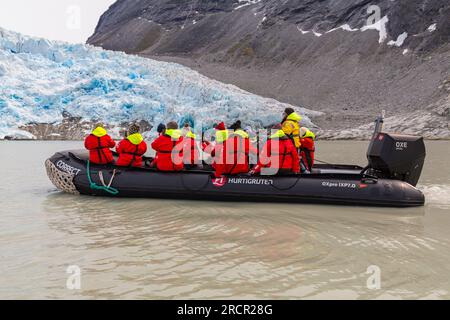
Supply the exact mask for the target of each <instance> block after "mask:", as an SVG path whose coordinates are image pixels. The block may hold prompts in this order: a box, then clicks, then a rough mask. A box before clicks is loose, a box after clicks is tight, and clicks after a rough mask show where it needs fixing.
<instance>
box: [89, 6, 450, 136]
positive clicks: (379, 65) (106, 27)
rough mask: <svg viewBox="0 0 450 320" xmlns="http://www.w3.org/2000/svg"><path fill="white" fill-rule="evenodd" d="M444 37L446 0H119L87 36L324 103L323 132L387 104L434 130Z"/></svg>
mask: <svg viewBox="0 0 450 320" xmlns="http://www.w3.org/2000/svg"><path fill="white" fill-rule="evenodd" d="M449 40H450V2H449V1H448V0H322V1H318V0H283V1H280V0H221V1H218V0H183V1H179V0H133V1H130V0H118V1H117V2H116V3H115V4H114V5H112V6H111V7H110V9H109V10H108V11H107V12H106V13H105V14H104V15H103V16H102V17H101V19H100V21H99V24H98V27H97V29H96V31H95V33H94V35H93V36H92V37H91V38H90V39H89V41H88V42H89V43H90V44H93V45H97V46H102V47H103V48H106V49H112V50H119V51H125V52H128V53H135V54H139V55H143V56H147V57H151V58H155V59H160V60H165V61H175V62H179V63H182V64H184V65H186V66H189V67H191V68H194V69H196V70H198V71H200V72H201V73H202V74H204V75H207V76H209V77H212V78H215V79H218V80H220V81H223V82H227V83H232V84H235V85H237V86H239V87H241V88H243V89H245V90H248V91H250V92H253V93H256V94H259V95H263V96H267V97H272V98H276V99H277V100H280V101H283V102H287V103H290V104H294V105H301V106H305V107H307V108H310V109H314V110H318V111H324V112H325V115H324V116H323V117H322V118H320V119H318V120H317V121H318V123H319V125H320V126H321V127H322V128H323V129H328V130H331V131H328V132H323V136H328V137H331V136H334V137H336V136H337V135H340V136H342V134H343V133H342V130H345V131H348V129H351V128H355V127H358V126H362V125H365V124H367V123H369V122H371V121H372V119H373V118H374V117H375V115H377V114H379V113H380V111H381V110H386V111H387V114H388V115H389V116H392V117H393V118H392V121H393V123H395V124H396V125H393V129H396V130H399V131H405V130H406V129H410V128H409V127H408V126H407V125H402V124H403V123H405V122H404V119H405V117H411V115H415V116H416V118H414V121H413V123H418V125H416V126H415V127H416V128H413V131H414V133H422V134H425V133H427V134H428V135H429V136H430V137H438V138H439V137H441V138H442V137H450V133H449V132H450V131H449V127H448V123H449V120H450V119H449V111H448V110H449V109H448V96H449V94H450V90H449V86H448V83H449V81H450V41H449ZM422 110H424V112H425V113H424V114H427V115H429V116H427V117H422V113H421V112H420V111H422ZM408 123H409V122H408ZM430 130H432V133H431V134H430ZM410 131H411V130H409V131H408V132H410Z"/></svg>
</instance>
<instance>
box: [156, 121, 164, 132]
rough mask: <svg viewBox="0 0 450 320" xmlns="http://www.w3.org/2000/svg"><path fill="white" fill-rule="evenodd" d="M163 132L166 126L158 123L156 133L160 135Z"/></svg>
mask: <svg viewBox="0 0 450 320" xmlns="http://www.w3.org/2000/svg"><path fill="white" fill-rule="evenodd" d="M164 130H166V125H165V124H164V123H160V124H159V126H158V129H157V131H158V133H162V132H163V131H164Z"/></svg>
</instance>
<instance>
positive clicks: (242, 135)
mask: <svg viewBox="0 0 450 320" xmlns="http://www.w3.org/2000/svg"><path fill="white" fill-rule="evenodd" d="M234 134H236V135H238V136H240V137H242V138H243V139H248V138H249V136H248V134H247V132H245V131H244V130H236V131H235V132H234Z"/></svg>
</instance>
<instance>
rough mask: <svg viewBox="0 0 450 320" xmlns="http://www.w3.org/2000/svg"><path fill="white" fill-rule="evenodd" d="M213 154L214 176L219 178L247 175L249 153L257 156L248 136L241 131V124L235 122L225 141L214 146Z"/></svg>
mask: <svg viewBox="0 0 450 320" xmlns="http://www.w3.org/2000/svg"><path fill="white" fill-rule="evenodd" d="M218 129H222V128H218ZM215 153H216V154H215V156H216V157H215V165H214V168H215V170H216V173H215V175H216V177H220V176H222V175H224V174H228V175H238V174H241V173H248V172H249V170H250V164H249V156H250V153H254V154H257V153H258V151H257V150H256V149H255V148H254V147H253V146H252V145H251V143H250V139H249V135H248V134H247V133H246V132H245V131H244V130H242V127H241V122H240V121H237V122H236V123H234V124H233V125H232V126H231V127H230V132H228V138H227V139H226V141H224V142H223V143H221V144H218V145H217V146H216V150H215Z"/></svg>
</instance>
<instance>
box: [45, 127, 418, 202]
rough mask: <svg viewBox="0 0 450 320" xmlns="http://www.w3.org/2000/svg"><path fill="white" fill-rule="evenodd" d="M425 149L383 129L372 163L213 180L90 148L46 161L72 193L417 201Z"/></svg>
mask: <svg viewBox="0 0 450 320" xmlns="http://www.w3.org/2000/svg"><path fill="white" fill-rule="evenodd" d="M425 154H426V153H425V145H424V141H423V138H420V137H413V136H403V135H392V134H387V133H382V132H381V131H379V130H378V131H376V132H375V134H374V137H373V139H372V141H371V143H370V146H369V150H368V153H367V158H368V161H369V163H368V165H367V166H366V167H360V166H356V165H339V164H321V165H316V166H315V167H314V169H313V170H312V172H311V173H310V174H301V175H287V176H286V175H283V176H250V175H241V176H226V177H222V178H215V177H214V175H213V172H212V171H211V170H208V169H207V168H205V169H200V170H189V171H183V172H178V173H163V172H158V171H156V170H155V169H153V168H149V167H143V168H123V167H116V166H114V165H109V166H105V165H101V166H100V165H93V164H90V163H89V161H88V158H89V155H88V152H87V151H85V150H82V151H79V150H74V151H64V152H58V153H56V154H55V155H54V156H53V157H51V158H50V159H48V160H47V161H46V163H45V166H46V169H47V173H48V176H49V178H50V180H51V181H52V182H53V184H54V185H55V186H56V187H57V188H58V189H60V190H61V191H64V192H68V193H71V194H82V195H92V196H109V197H133V198H138V197H140V198H142V197H145V198H170V199H192V200H218V201H258V202H285V203H287V202H289V203H319V204H345V205H362V206H387V207H415V206H422V205H424V202H425V198H424V195H423V193H422V192H421V191H420V190H418V189H417V188H416V187H415V186H416V185H417V183H418V180H419V178H420V175H421V172H422V167H423V164H424V160H425ZM115 156H117V155H115ZM146 160H149V159H146Z"/></svg>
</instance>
